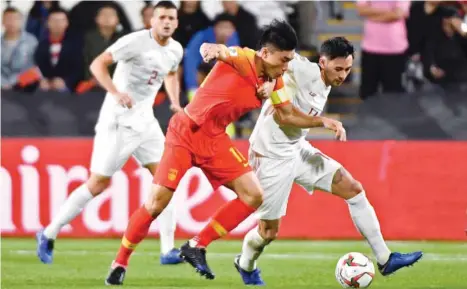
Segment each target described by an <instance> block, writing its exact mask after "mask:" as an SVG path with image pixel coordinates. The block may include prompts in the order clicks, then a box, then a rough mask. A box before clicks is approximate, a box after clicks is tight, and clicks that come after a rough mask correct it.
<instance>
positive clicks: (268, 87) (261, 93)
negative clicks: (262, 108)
mask: <svg viewBox="0 0 467 289" xmlns="http://www.w3.org/2000/svg"><path fill="white" fill-rule="evenodd" d="M275 85H276V80H272V81H266V82H264V83H263V84H262V85H261V86H258V85H256V96H257V97H258V98H260V99H268V98H269V96H270V95H271V93H272V91H273V89H274V86H275Z"/></svg>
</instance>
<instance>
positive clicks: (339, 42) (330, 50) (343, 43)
mask: <svg viewBox="0 0 467 289" xmlns="http://www.w3.org/2000/svg"><path fill="white" fill-rule="evenodd" d="M354 52H355V49H354V47H353V45H352V43H351V42H350V41H349V40H347V39H346V38H345V37H341V36H339V37H333V38H329V39H328V40H326V41H324V42H323V44H321V49H320V54H321V55H323V56H327V57H328V58H329V59H330V60H333V59H335V58H339V57H344V58H347V57H348V56H349V55H352V58H354Z"/></svg>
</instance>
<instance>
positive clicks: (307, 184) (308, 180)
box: [295, 143, 342, 194]
mask: <svg viewBox="0 0 467 289" xmlns="http://www.w3.org/2000/svg"><path fill="white" fill-rule="evenodd" d="M341 167H342V165H341V164H340V163H338V162H337V161H335V160H334V159H332V158H331V157H329V156H327V155H325V154H323V153H322V152H321V151H320V150H318V149H316V148H314V147H312V146H311V145H310V144H308V143H307V144H306V145H303V146H302V149H301V151H300V156H299V165H298V166H297V170H298V171H297V176H296V178H295V182H296V183H297V184H299V185H300V186H302V187H303V188H305V190H307V191H308V192H309V193H310V194H311V193H313V190H314V189H318V190H321V191H325V192H329V193H331V192H332V183H333V178H334V175H335V174H336V172H337V171H338V170H339V169H340V168H341Z"/></svg>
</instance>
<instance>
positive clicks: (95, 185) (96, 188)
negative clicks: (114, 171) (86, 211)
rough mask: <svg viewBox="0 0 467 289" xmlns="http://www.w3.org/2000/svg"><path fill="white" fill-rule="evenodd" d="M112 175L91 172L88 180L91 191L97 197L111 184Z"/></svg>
mask: <svg viewBox="0 0 467 289" xmlns="http://www.w3.org/2000/svg"><path fill="white" fill-rule="evenodd" d="M110 179H111V178H110V177H108V176H102V175H98V174H94V173H91V176H90V177H89V179H88V181H87V182H86V184H87V186H88V189H89V192H91V194H92V195H93V196H94V197H95V196H98V195H100V194H101V193H102V192H103V191H104V190H105V189H107V188H108V187H109V185H110Z"/></svg>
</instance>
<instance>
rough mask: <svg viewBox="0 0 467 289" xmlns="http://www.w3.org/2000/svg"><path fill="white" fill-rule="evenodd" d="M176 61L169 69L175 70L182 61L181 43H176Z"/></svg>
mask: <svg viewBox="0 0 467 289" xmlns="http://www.w3.org/2000/svg"><path fill="white" fill-rule="evenodd" d="M177 44H178V45H177V53H178V54H177V58H178V59H177V63H176V64H175V65H174V66H173V67H172V69H170V71H171V72H177V71H178V67H179V66H180V63H181V62H182V59H183V47H182V45H181V44H179V43H177Z"/></svg>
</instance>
